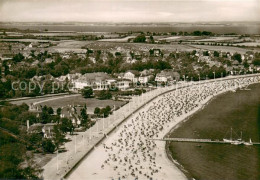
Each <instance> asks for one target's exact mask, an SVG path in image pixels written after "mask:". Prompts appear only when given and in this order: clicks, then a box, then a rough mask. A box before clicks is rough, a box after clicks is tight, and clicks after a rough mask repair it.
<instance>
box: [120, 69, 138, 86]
mask: <svg viewBox="0 0 260 180" xmlns="http://www.w3.org/2000/svg"><path fill="white" fill-rule="evenodd" d="M138 75H139V72H138V71H135V70H129V71H127V72H126V73H125V74H124V77H123V78H124V79H128V80H130V81H132V82H134V83H136V82H137V81H138V78H137V76H138Z"/></svg>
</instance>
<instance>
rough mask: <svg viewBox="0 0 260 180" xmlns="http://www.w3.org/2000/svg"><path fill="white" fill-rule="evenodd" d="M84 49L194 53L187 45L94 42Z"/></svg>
mask: <svg viewBox="0 0 260 180" xmlns="http://www.w3.org/2000/svg"><path fill="white" fill-rule="evenodd" d="M84 48H90V49H94V50H98V49H99V50H106V51H113V50H117V51H121V50H132V51H149V50H150V49H152V48H157V49H161V50H166V51H169V52H172V51H175V50H179V51H192V50H193V49H194V48H190V47H189V46H187V45H185V44H177V43H176V44H170V45H169V44H148V43H115V42H92V43H90V44H88V45H87V46H85V47H84Z"/></svg>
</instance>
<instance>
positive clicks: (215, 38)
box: [194, 36, 238, 42]
mask: <svg viewBox="0 0 260 180" xmlns="http://www.w3.org/2000/svg"><path fill="white" fill-rule="evenodd" d="M236 39H238V37H221V36H220V37H210V38H203V39H198V40H194V41H198V42H219V41H233V40H236Z"/></svg>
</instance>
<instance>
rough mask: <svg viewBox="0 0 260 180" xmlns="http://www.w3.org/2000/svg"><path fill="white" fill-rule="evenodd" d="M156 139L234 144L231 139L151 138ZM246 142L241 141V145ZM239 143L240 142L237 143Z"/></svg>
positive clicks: (256, 143)
mask: <svg viewBox="0 0 260 180" xmlns="http://www.w3.org/2000/svg"><path fill="white" fill-rule="evenodd" d="M150 140H155V141H173V142H190V143H215V144H232V142H229V141H220V140H211V139H189V138H163V139H150ZM242 144H244V143H241V145H242ZM235 145H238V144H235ZM252 145H260V142H252Z"/></svg>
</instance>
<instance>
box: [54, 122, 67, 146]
mask: <svg viewBox="0 0 260 180" xmlns="http://www.w3.org/2000/svg"><path fill="white" fill-rule="evenodd" d="M53 132H54V138H53V140H54V144H55V146H56V148H57V149H58V148H59V147H60V145H62V144H63V143H64V140H65V135H64V133H63V132H62V131H61V129H60V125H55V126H54V129H53Z"/></svg>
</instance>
